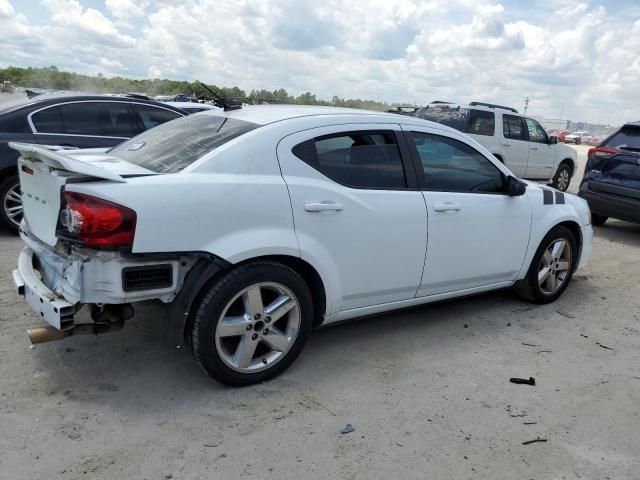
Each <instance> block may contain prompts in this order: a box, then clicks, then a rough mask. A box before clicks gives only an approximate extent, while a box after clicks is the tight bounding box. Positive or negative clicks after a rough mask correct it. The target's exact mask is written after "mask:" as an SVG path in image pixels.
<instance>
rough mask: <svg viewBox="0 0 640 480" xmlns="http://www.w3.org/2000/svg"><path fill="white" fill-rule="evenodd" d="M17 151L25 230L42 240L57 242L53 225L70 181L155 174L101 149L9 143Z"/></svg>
mask: <svg viewBox="0 0 640 480" xmlns="http://www.w3.org/2000/svg"><path fill="white" fill-rule="evenodd" d="M9 146H10V147H11V148H14V149H15V150H18V151H19V152H20V155H21V156H20V159H19V160H18V172H19V175H20V185H21V189H22V202H23V207H24V221H25V223H26V225H27V227H28V231H29V232H30V233H31V234H33V235H35V236H36V237H38V238H39V239H40V240H41V241H43V242H44V243H46V244H48V245H51V246H54V245H55V244H56V242H57V240H58V239H57V237H56V227H57V225H58V216H59V214H60V207H61V201H62V188H63V187H64V185H65V184H66V183H67V182H69V181H70V180H74V181H87V180H108V181H112V182H126V181H127V180H126V178H125V177H126V176H138V175H156V173H154V172H151V171H150V170H147V169H146V168H143V167H139V166H137V165H133V164H131V163H129V162H126V161H124V160H121V159H119V158H116V157H113V156H110V155H109V154H108V153H106V151H104V150H103V149H91V150H86V151H83V150H64V149H62V148H61V147H49V146H47V147H45V146H42V145H32V144H22V143H14V142H11V143H10V144H9Z"/></svg>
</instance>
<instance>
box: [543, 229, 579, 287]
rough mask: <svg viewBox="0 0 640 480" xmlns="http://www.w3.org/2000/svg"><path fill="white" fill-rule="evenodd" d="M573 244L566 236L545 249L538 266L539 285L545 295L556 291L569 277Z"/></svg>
mask: <svg viewBox="0 0 640 480" xmlns="http://www.w3.org/2000/svg"><path fill="white" fill-rule="evenodd" d="M571 254H572V252H571V245H570V244H569V242H568V241H567V240H565V239H564V238H559V239H556V240H554V241H552V242H551V244H550V245H549V246H548V247H547V248H546V249H545V251H544V254H543V255H542V258H541V259H540V266H539V268H538V285H539V286H540V290H541V291H542V293H544V294H545V295H553V294H554V293H556V292H557V291H558V290H559V289H560V288H561V287H562V286H563V285H564V283H565V282H566V281H567V279H568V278H569V269H570V268H571Z"/></svg>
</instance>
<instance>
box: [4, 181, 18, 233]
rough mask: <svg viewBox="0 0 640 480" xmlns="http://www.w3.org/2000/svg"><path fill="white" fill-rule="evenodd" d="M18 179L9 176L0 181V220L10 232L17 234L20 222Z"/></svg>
mask: <svg viewBox="0 0 640 480" xmlns="http://www.w3.org/2000/svg"><path fill="white" fill-rule="evenodd" d="M22 211H23V210H22V193H21V191H20V178H19V177H18V175H10V176H8V177H6V178H5V179H4V180H2V181H0V220H2V223H4V224H5V225H6V226H7V227H9V229H10V230H11V231H12V232H15V233H18V231H19V230H20V222H21V221H22Z"/></svg>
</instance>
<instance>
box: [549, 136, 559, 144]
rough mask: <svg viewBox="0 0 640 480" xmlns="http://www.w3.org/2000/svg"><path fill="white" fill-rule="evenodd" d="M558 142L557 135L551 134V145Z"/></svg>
mask: <svg viewBox="0 0 640 480" xmlns="http://www.w3.org/2000/svg"><path fill="white" fill-rule="evenodd" d="M556 143H558V137H556V136H555V135H551V136H550V137H549V145H555V144H556Z"/></svg>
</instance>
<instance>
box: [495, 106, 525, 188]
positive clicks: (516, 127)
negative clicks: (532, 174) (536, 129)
mask: <svg viewBox="0 0 640 480" xmlns="http://www.w3.org/2000/svg"><path fill="white" fill-rule="evenodd" d="M500 152H501V153H502V158H503V159H504V164H505V165H506V166H507V168H508V169H509V170H511V172H513V174H514V175H515V176H516V177H524V176H525V174H526V172H527V162H528V161H529V142H527V136H526V133H525V125H524V122H523V120H522V117H519V116H517V115H506V114H504V115H502V141H501V148H500Z"/></svg>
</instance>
